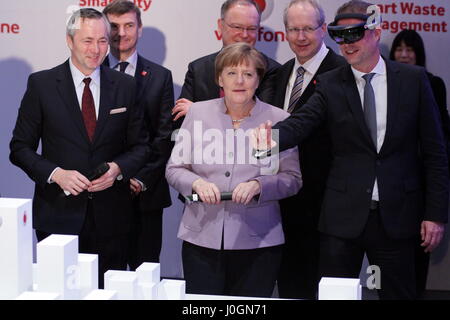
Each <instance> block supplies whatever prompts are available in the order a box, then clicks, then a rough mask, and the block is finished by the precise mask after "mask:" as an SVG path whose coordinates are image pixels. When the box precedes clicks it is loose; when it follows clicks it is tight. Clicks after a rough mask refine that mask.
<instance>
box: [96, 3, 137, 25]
mask: <svg viewBox="0 0 450 320" xmlns="http://www.w3.org/2000/svg"><path fill="white" fill-rule="evenodd" d="M128 12H134V13H135V14H136V18H137V22H138V26H139V27H141V26H142V18H141V10H140V9H139V7H138V6H136V5H135V4H134V2H132V1H129V0H114V1H113V2H111V3H109V4H108V5H107V6H106V7H105V9H103V14H104V15H106V16H107V15H108V14H110V15H113V16H121V15H123V14H125V13H128Z"/></svg>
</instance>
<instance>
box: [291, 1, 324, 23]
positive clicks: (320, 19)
mask: <svg viewBox="0 0 450 320" xmlns="http://www.w3.org/2000/svg"><path fill="white" fill-rule="evenodd" d="M307 3H309V4H310V5H311V6H312V7H313V8H314V9H315V10H316V13H317V24H318V25H319V26H321V25H323V24H324V23H325V12H324V11H323V8H322V7H321V6H320V4H319V3H318V2H317V1H316V0H292V1H291V2H290V3H289V4H288V6H287V7H286V9H284V13H283V21H284V26H285V27H287V22H288V21H287V15H288V11H289V8H291V7H292V6H295V5H297V4H307Z"/></svg>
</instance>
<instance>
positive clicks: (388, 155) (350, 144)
mask: <svg viewBox="0 0 450 320" xmlns="http://www.w3.org/2000/svg"><path fill="white" fill-rule="evenodd" d="M386 70H387V125H386V135H385V139H384V143H383V146H382V148H381V150H380V152H379V153H377V151H376V148H375V146H374V144H373V142H372V140H371V138H370V134H369V130H368V128H367V126H366V124H365V120H364V113H363V109H362V106H361V100H360V97H359V93H358V89H357V86H356V82H355V78H354V75H353V72H352V70H351V68H350V66H345V67H341V68H338V69H335V70H332V71H330V72H327V73H325V74H323V75H321V76H319V77H318V79H317V82H318V85H317V88H316V92H315V94H314V95H313V96H312V97H311V98H310V99H309V100H308V102H307V103H306V104H305V105H304V106H303V107H302V108H300V110H298V112H296V113H294V114H292V115H291V116H290V117H289V118H288V119H286V120H285V121H282V122H279V123H278V124H277V125H275V126H274V129H279V130H280V132H279V133H280V150H284V149H286V148H289V147H292V146H295V145H297V144H298V143H299V142H301V141H303V140H304V139H305V138H307V137H308V136H309V134H310V133H311V132H312V131H313V130H314V129H315V128H316V127H318V126H319V125H320V124H322V123H324V122H326V124H327V128H328V130H329V132H330V136H331V145H332V161H331V168H330V173H329V176H328V179H327V184H326V190H325V195H324V200H323V204H322V210H321V216H320V220H319V230H320V231H322V232H324V233H327V234H331V235H335V236H338V237H343V238H356V237H357V236H358V235H360V234H361V232H362V231H363V228H364V226H365V224H366V221H367V218H368V215H369V208H370V202H371V199H372V189H373V186H374V181H375V178H376V179H377V181H378V190H379V201H380V203H379V205H380V216H381V221H382V223H383V226H384V228H385V230H386V232H387V234H388V236H390V237H391V238H408V237H411V236H414V235H416V234H417V233H418V232H419V226H420V222H421V220H430V221H439V222H446V221H447V209H448V182H449V181H448V179H449V174H448V169H447V155H446V151H445V145H444V139H443V134H442V129H441V125H440V121H439V111H438V108H437V106H436V102H435V100H434V99H433V93H432V91H431V87H430V83H429V81H428V79H427V75H426V73H425V70H424V69H423V68H419V67H415V66H409V65H405V64H399V63H396V62H391V61H386ZM423 180H424V181H423Z"/></svg>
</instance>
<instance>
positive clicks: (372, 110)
mask: <svg viewBox="0 0 450 320" xmlns="http://www.w3.org/2000/svg"><path fill="white" fill-rule="evenodd" d="M374 75H375V73H368V74H365V75H363V78H364V80H365V81H366V85H365V86H364V118H365V119H366V124H367V128H368V129H369V132H370V136H371V137H372V141H373V143H374V145H375V148H377V110H376V107H375V93H374V92H373V88H372V84H371V83H370V81H372V78H373V76H374Z"/></svg>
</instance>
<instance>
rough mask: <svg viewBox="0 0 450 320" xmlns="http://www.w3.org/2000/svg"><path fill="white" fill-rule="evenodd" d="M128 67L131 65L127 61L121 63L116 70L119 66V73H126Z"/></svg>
mask: <svg viewBox="0 0 450 320" xmlns="http://www.w3.org/2000/svg"><path fill="white" fill-rule="evenodd" d="M128 65H129V63H128V62H126V61H123V62H119V63H118V64H117V65H116V67H115V68H114V69H116V68H117V66H119V71H120V72H125V69H126V68H127V67H128Z"/></svg>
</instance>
